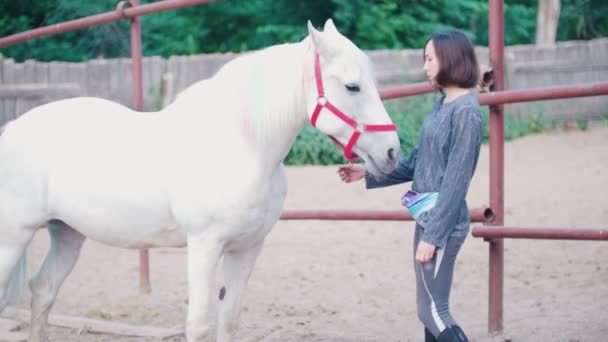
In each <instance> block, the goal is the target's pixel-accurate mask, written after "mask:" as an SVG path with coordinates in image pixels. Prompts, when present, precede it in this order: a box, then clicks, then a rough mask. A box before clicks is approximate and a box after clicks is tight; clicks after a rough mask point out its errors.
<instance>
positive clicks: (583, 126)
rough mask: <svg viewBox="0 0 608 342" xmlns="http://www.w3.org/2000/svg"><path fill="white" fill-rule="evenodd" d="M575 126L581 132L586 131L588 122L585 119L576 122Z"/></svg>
mask: <svg viewBox="0 0 608 342" xmlns="http://www.w3.org/2000/svg"><path fill="white" fill-rule="evenodd" d="M576 125H577V126H578V129H580V130H581V131H586V130H588V129H589V120H587V119H579V120H576Z"/></svg>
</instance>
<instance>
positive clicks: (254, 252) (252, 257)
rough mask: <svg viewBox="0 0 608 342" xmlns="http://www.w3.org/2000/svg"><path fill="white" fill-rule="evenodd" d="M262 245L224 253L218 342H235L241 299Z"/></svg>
mask: <svg viewBox="0 0 608 342" xmlns="http://www.w3.org/2000/svg"><path fill="white" fill-rule="evenodd" d="M262 245H263V243H262V242H260V243H258V244H256V245H254V246H253V247H251V248H249V249H246V250H242V251H226V252H225V253H224V260H223V264H222V267H223V279H222V281H223V286H222V288H221V290H220V293H219V299H220V301H221V303H220V308H219V321H218V332H217V341H218V342H229V341H232V340H234V335H235V334H236V330H237V326H238V323H239V314H240V312H241V299H242V298H243V294H244V292H245V288H246V286H247V281H248V280H249V276H250V275H251V272H252V271H253V267H254V266H255V262H256V260H257V258H258V255H259V254H260V250H261V249H262Z"/></svg>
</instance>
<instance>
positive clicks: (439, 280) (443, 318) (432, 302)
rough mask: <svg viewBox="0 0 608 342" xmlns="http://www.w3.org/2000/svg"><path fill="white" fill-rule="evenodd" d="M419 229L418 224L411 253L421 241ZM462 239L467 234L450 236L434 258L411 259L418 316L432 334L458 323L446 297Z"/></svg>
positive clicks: (448, 294)
mask: <svg viewBox="0 0 608 342" xmlns="http://www.w3.org/2000/svg"><path fill="white" fill-rule="evenodd" d="M421 229H422V227H420V225H418V224H417V225H416V233H415V235H414V256H415V253H416V248H417V246H418V241H420V235H421ZM465 239H466V235H465V236H463V237H450V238H449V239H448V241H447V243H446V245H445V246H444V247H443V248H440V249H437V252H436V253H435V255H434V256H433V259H432V260H431V261H429V262H426V263H424V264H421V263H418V262H416V261H415V259H414V269H415V271H416V304H417V305H418V318H419V319H420V321H422V323H423V324H424V327H425V328H426V329H427V330H428V331H430V332H431V333H432V334H433V336H435V337H437V336H439V334H440V333H441V332H442V331H443V330H444V329H445V328H447V327H449V326H452V325H458V324H457V323H456V321H455V320H454V318H453V317H452V315H451V314H450V309H449V299H450V290H451V288H452V276H453V275H454V263H455V261H456V256H457V255H458V251H460V247H461V246H462V244H463V243H464V240H465Z"/></svg>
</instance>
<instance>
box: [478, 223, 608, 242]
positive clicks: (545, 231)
mask: <svg viewBox="0 0 608 342" xmlns="http://www.w3.org/2000/svg"><path fill="white" fill-rule="evenodd" d="M472 234H473V236H475V237H480V238H485V239H503V238H510V239H548V240H606V241H608V229H604V228H561V227H560V228H557V227H554V228H549V227H547V228H539V227H503V226H487V227H486V226H483V227H473V229H472Z"/></svg>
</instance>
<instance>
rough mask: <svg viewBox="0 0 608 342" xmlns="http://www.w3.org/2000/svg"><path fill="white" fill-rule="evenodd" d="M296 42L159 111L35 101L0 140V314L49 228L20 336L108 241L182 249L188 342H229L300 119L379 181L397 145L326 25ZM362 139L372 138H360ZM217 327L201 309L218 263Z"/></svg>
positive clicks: (366, 72) (277, 210) (363, 63)
mask: <svg viewBox="0 0 608 342" xmlns="http://www.w3.org/2000/svg"><path fill="white" fill-rule="evenodd" d="M308 32H309V36H308V37H307V38H305V39H304V40H302V41H301V42H299V43H294V44H283V45H277V46H273V47H270V48H267V49H264V50H261V51H258V52H255V53H251V54H247V55H245V56H242V57H239V58H237V59H235V60H233V61H231V62H229V63H227V64H226V65H225V66H224V67H223V68H222V69H221V70H220V71H219V72H218V73H217V75H215V76H214V77H213V78H211V79H208V80H205V81H201V82H198V83H196V84H194V85H192V86H191V87H190V88H188V89H186V90H185V91H184V92H183V93H182V94H181V95H180V96H178V98H177V100H176V101H175V102H174V103H173V104H171V105H170V106H168V107H167V108H166V109H164V110H162V111H160V112H156V113H145V114H143V113H137V112H134V111H132V110H130V109H128V108H126V107H124V106H122V105H119V104H116V103H113V102H110V101H107V100H102V99H96V98H86V97H81V98H73V99H68V100H63V101H58V102H54V103H50V104H46V105H43V106H40V107H37V108H35V109H32V110H31V111H29V112H28V113H26V114H24V115H23V116H22V117H20V118H19V119H17V120H15V121H12V122H10V123H9V124H7V125H6V127H5V128H4V130H3V132H2V135H1V136H0V311H2V310H3V309H4V307H5V306H6V305H7V294H6V293H7V284H8V282H9V278H10V276H11V273H12V272H13V271H14V270H15V269H16V265H17V263H18V260H19V259H20V257H21V256H22V255H23V253H24V251H25V249H26V247H27V246H28V244H29V243H30V241H31V240H32V237H33V236H34V234H35V233H36V231H37V230H38V227H40V226H41V225H42V224H47V225H48V232H49V234H50V238H51V245H50V249H49V253H48V255H47V257H46V259H45V261H44V264H43V265H42V268H41V270H40V271H39V273H38V275H37V276H35V277H34V278H33V279H32V280H31V282H30V288H31V291H32V304H31V305H32V306H31V317H32V319H31V327H30V329H31V330H30V337H29V341H31V342H34V341H45V339H46V330H47V324H48V323H47V320H48V314H49V311H50V309H51V306H52V304H53V301H54V300H55V297H56V295H57V292H58V291H59V287H60V286H61V284H62V282H63V281H64V279H65V278H66V277H67V275H68V274H69V273H70V272H71V270H72V268H73V267H74V264H75V263H76V260H77V259H78V255H79V253H80V249H81V246H82V244H83V242H84V240H85V238H87V237H88V238H91V239H94V240H97V241H100V242H103V243H106V244H108V245H111V246H118V247H125V248H143V247H157V246H186V245H187V247H188V248H187V250H188V283H189V307H188V317H187V324H186V336H187V339H188V341H201V340H209V339H212V338H213V335H216V338H217V340H218V341H232V340H233V339H234V335H235V332H236V328H237V324H238V316H239V312H240V304H241V303H240V302H241V299H242V296H243V292H244V289H245V286H246V283H247V281H248V279H249V276H250V274H251V271H252V269H253V267H254V264H255V261H256V259H257V257H258V254H259V253H260V249H261V248H262V245H263V243H264V239H265V237H266V235H267V234H268V233H269V231H270V230H271V228H272V226H273V225H274V223H275V222H276V221H277V220H278V219H279V216H280V214H281V211H282V206H283V201H284V198H285V194H286V177H285V171H284V167H283V164H282V161H283V159H284V158H285V156H286V154H287V152H288V151H289V148H290V147H291V145H292V143H293V141H294V139H295V137H296V135H297V133H298V131H299V130H300V129H301V128H303V127H304V125H306V123H307V121H309V120H312V122H313V125H315V126H316V127H317V128H318V129H319V130H320V131H322V132H323V133H325V134H327V135H330V136H331V137H333V138H334V139H335V140H336V141H337V142H339V143H340V144H341V145H342V146H343V148H344V149H345V156H346V157H347V158H349V159H352V158H353V153H356V154H357V155H358V156H360V157H361V158H362V159H363V161H364V162H365V165H366V168H367V170H368V172H370V173H371V174H373V175H375V176H381V175H382V174H386V173H388V172H390V171H392V170H393V169H394V167H395V165H396V161H397V160H398V158H399V151H400V146H399V140H398V138H397V134H396V132H395V126H394V125H393V124H392V122H391V120H390V118H389V116H388V114H387V112H386V111H385V109H384V107H383V105H382V102H381V100H380V98H379V95H378V91H377V89H376V85H375V83H374V78H373V75H372V70H371V66H370V60H369V59H368V58H367V57H366V55H365V54H364V53H363V52H362V51H361V50H359V49H358V48H357V47H356V46H355V45H354V44H353V43H352V42H351V41H349V40H348V39H347V38H345V37H344V36H342V35H341V34H340V33H339V32H338V31H337V30H336V28H335V26H334V25H333V23H332V21H331V20H328V21H327V22H326V23H325V27H324V30H323V31H322V32H321V31H317V30H315V28H314V27H313V26H312V25H311V24H310V22H309V23H308ZM370 131H371V132H370ZM222 257H223V262H222V267H221V268H222V271H223V277H222V285H223V288H222V291H221V293H220V303H219V315H218V317H217V331H216V334H214V333H213V332H212V331H211V328H210V327H211V324H212V323H213V322H214V320H215V317H213V315H212V313H211V312H210V308H211V305H210V303H211V301H212V300H217V299H216V298H217V294H216V295H213V294H212V293H211V292H212V291H211V290H212V279H213V275H214V272H215V270H216V265H217V264H218V261H219V259H220V258H222Z"/></svg>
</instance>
